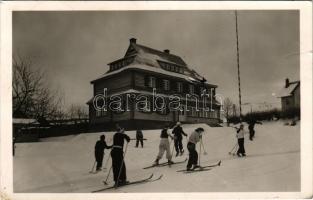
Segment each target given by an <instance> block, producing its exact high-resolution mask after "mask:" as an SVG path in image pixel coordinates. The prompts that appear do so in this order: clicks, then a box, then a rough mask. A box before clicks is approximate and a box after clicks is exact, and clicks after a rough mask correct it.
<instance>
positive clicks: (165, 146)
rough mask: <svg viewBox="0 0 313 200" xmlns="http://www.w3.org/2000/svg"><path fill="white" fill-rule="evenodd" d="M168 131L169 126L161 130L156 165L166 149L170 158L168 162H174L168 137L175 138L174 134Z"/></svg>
mask: <svg viewBox="0 0 313 200" xmlns="http://www.w3.org/2000/svg"><path fill="white" fill-rule="evenodd" d="M167 131H168V126H166V127H164V128H163V130H162V131H161V135H160V138H161V141H160V144H159V153H158V155H157V158H156V160H155V161H154V164H155V165H158V164H159V160H160V159H161V158H162V157H163V154H164V151H166V158H167V160H168V164H173V161H172V155H171V150H170V143H169V141H168V137H170V138H171V139H172V140H173V136H171V135H170V134H168V133H167Z"/></svg>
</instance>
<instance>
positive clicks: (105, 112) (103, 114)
mask: <svg viewBox="0 0 313 200" xmlns="http://www.w3.org/2000/svg"><path fill="white" fill-rule="evenodd" d="M107 113H108V111H105V110H96V117H103V116H106V115H107Z"/></svg>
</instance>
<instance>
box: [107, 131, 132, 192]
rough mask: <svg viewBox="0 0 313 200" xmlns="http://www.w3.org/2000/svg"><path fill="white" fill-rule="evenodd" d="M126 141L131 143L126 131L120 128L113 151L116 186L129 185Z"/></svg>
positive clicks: (116, 134) (114, 137)
mask: <svg viewBox="0 0 313 200" xmlns="http://www.w3.org/2000/svg"><path fill="white" fill-rule="evenodd" d="M124 140H126V141H127V142H129V141H130V138H129V136H128V135H126V134H125V133H124V129H122V128H118V130H117V132H116V133H115V134H114V136H113V146H112V151H111V157H112V168H113V177H114V182H115V185H116V186H119V185H125V184H127V183H128V181H127V180H126V179H127V178H126V165H125V162H124V155H123V147H124Z"/></svg>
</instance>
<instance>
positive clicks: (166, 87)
mask: <svg viewBox="0 0 313 200" xmlns="http://www.w3.org/2000/svg"><path fill="white" fill-rule="evenodd" d="M163 89H164V90H170V81H169V80H163Z"/></svg>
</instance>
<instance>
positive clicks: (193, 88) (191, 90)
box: [189, 85, 195, 94]
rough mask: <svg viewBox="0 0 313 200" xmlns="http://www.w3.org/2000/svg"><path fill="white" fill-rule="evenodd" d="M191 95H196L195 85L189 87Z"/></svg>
mask: <svg viewBox="0 0 313 200" xmlns="http://www.w3.org/2000/svg"><path fill="white" fill-rule="evenodd" d="M189 93H190V94H194V93H195V87H194V86H193V85H189Z"/></svg>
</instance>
